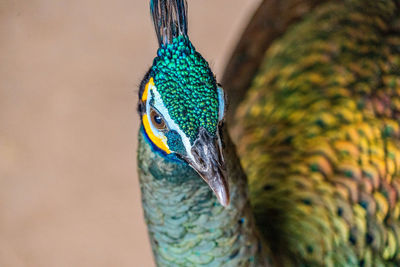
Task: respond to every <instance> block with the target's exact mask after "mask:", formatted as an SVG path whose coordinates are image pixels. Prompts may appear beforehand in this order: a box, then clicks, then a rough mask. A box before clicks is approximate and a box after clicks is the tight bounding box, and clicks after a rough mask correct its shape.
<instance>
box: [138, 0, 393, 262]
mask: <svg viewBox="0 0 400 267" xmlns="http://www.w3.org/2000/svg"><path fill="white" fill-rule="evenodd" d="M267 2H268V3H271V2H273V3H274V2H275V3H278V2H281V3H285V2H290V0H284V1H265V3H267ZM292 2H293V1H292ZM297 2H300V1H297ZM306 2H307V1H306ZM308 2H310V3H311V2H312V4H310V5H309V6H308V7H309V8H308V9H307V12H305V13H307V14H303V15H301V16H300V15H299V14H297V13H296V14H297V15H296V16H297V17H295V18H293V20H292V22H291V23H287V25H286V26H285V27H284V29H281V33H277V34H275V37H274V38H273V39H274V40H273V41H272V40H269V41H268V42H269V43H268V42H267V41H265V40H266V39H265V38H264V39H263V40H264V41H265V43H268V45H266V44H263V45H261V44H260V42H261V41H260V38H255V37H256V36H260V34H261V35H262V34H263V33H262V31H261V32H258V33H257V34H258V35H257V34H254V33H253V34H247V35H246V33H245V34H244V37H243V39H242V44H244V45H243V46H242V48H243V49H242V48H240V47H239V48H240V49H239V48H238V50H237V51H236V52H235V54H234V56H233V58H232V61H231V63H232V64H230V65H229V66H230V67H228V69H227V72H226V76H224V79H223V80H224V81H225V83H226V84H228V85H229V86H227V87H226V85H224V88H225V89H224V88H223V87H222V86H223V85H221V84H219V83H218V82H217V80H216V77H215V76H214V74H213V72H212V71H211V69H210V66H209V64H208V63H207V61H206V60H205V59H204V58H203V57H202V56H201V54H200V53H199V52H198V51H197V50H196V48H195V47H194V45H193V44H192V43H191V41H190V39H189V37H188V24H187V9H188V7H187V2H186V1H185V0H151V1H150V10H151V16H152V20H153V22H154V26H155V31H156V35H157V39H158V43H159V48H158V51H157V55H156V57H155V58H154V60H153V64H152V66H151V68H150V69H149V70H148V72H147V73H146V75H145V76H144V78H143V80H142V82H141V84H140V89H139V101H138V112H139V114H140V117H141V127H140V130H139V135H138V139H139V141H138V170H139V179H140V188H141V194H142V202H143V210H144V216H145V221H146V223H147V226H148V232H149V236H150V241H151V246H152V250H153V254H154V258H155V261H156V264H157V265H158V266H365V267H366V266H400V1H398V0H343V1H308ZM265 3H263V4H262V5H263V6H264V7H265ZM262 13H263V12H261V11H258V12H257V14H256V17H255V18H256V19H257V20H258V21H261V22H262V21H263V20H265V21H268V20H269V21H270V19H269V18H267V17H262V16H261V15H262ZM260 16H261V17H260ZM280 16H282V17H284V16H285V14H280ZM275 17H277V16H275ZM294 21H295V22H294ZM268 25H269V24H268V23H266V24H265V25H264V26H263V27H264V28H269V26H268ZM271 27H272V26H271ZM259 30H260V29H259ZM252 37H254V38H253V39H252ZM261 39H262V38H261ZM264 41H263V42H264ZM246 47H247V48H249V47H250V48H254V47H256V49H247V48H246ZM246 49H247V50H246ZM249 58H250V59H251V58H253V60H254V61H253V60H248V59H249ZM246 60H247V61H246ZM253 63H254V64H253ZM249 66H250V67H249ZM249 69H251V70H249ZM228 70H229V71H228ZM242 81H245V82H242ZM239 87H240V89H237V88H239ZM231 88H235V90H233V89H231ZM236 89H237V90H236ZM226 92H228V93H229V95H230V96H233V98H234V99H232V100H230V99H229V97H227V95H228V94H227V93H226ZM244 93H246V94H245V96H242V95H241V94H244ZM240 100H241V101H240ZM228 103H232V104H231V106H230V107H229V109H228V108H227V107H228ZM231 114H232V115H231ZM227 118H228V119H227Z"/></svg>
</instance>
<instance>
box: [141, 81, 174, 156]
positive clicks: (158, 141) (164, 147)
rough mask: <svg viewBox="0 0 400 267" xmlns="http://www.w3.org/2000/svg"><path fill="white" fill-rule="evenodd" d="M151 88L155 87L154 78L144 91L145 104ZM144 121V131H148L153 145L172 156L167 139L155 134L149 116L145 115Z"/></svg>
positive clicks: (143, 99)
mask: <svg viewBox="0 0 400 267" xmlns="http://www.w3.org/2000/svg"><path fill="white" fill-rule="evenodd" d="M150 86H154V81H153V78H150V80H149V82H148V83H147V84H146V87H145V89H144V91H143V95H142V101H143V102H146V100H147V97H148V94H149V88H150ZM142 121H143V126H144V130H145V131H146V133H147V136H148V137H149V138H150V140H151V141H152V142H153V144H155V145H156V146H157V147H158V148H159V149H161V150H163V151H164V152H165V153H167V154H170V153H171V151H170V150H169V148H168V146H167V145H166V143H165V141H166V140H165V139H166V137H164V138H161V137H158V136H157V135H155V134H154V133H153V131H152V129H151V126H150V119H149V117H148V116H147V114H144V115H143V120H142Z"/></svg>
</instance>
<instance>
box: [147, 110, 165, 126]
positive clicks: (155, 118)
mask: <svg viewBox="0 0 400 267" xmlns="http://www.w3.org/2000/svg"><path fill="white" fill-rule="evenodd" d="M150 118H151V122H152V123H153V125H154V126H155V127H156V128H157V129H158V130H163V129H165V128H166V125H165V121H164V119H163V117H162V116H161V115H160V114H159V113H158V112H157V111H156V110H155V109H153V108H152V109H151V110H150Z"/></svg>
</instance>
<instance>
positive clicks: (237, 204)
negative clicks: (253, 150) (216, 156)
mask: <svg viewBox="0 0 400 267" xmlns="http://www.w3.org/2000/svg"><path fill="white" fill-rule="evenodd" d="M228 141H229V140H228ZM226 147H227V148H226V150H227V151H224V155H225V160H226V164H227V171H228V177H229V186H230V193H231V204H230V205H229V207H228V208H224V207H222V206H221V205H220V204H219V203H218V200H217V198H216V197H215V196H214V194H213V192H212V191H211V189H210V188H209V187H208V185H207V184H206V183H205V182H204V181H203V180H202V179H201V178H200V176H199V175H198V174H197V173H196V172H195V171H194V170H193V169H192V168H190V167H189V166H188V165H187V164H185V163H179V162H176V161H171V160H168V159H167V158H165V156H163V155H161V154H159V153H157V152H154V151H153V150H152V147H151V146H150V145H149V143H148V142H147V140H146V139H145V138H144V137H143V134H142V131H141V132H140V134H139V151H138V162H139V175H140V187H141V191H142V202H143V209H144V214H145V220H146V223H147V226H148V231H149V235H150V240H151V245H152V249H153V253H154V257H155V260H156V262H157V265H159V266H171V265H173V266H176V265H179V266H181V265H183V266H193V265H200V264H207V265H211V266H214V265H215V266H222V265H223V266H265V265H266V263H265V261H264V258H263V257H262V254H263V253H262V252H261V251H262V245H261V243H260V239H259V237H258V234H257V233H256V230H255V226H254V219H253V216H252V213H251V208H250V204H249V201H248V197H247V181H246V177H245V175H244V174H243V171H242V169H241V167H240V163H239V160H238V158H237V157H236V154H235V152H234V149H233V148H232V144H231V143H229V144H228V145H227V146H226Z"/></svg>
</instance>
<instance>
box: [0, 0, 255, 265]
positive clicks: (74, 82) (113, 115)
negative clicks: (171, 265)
mask: <svg viewBox="0 0 400 267" xmlns="http://www.w3.org/2000/svg"><path fill="white" fill-rule="evenodd" d="M148 2H149V1H148V0H141V1H138V0H114V1H106V0H29V1H26V0H2V1H0V266H2V267H3V266H6V267H8V266H40V267H46V266H51V267H53V266H153V263H152V255H151V251H150V246H149V243H148V239H147V232H146V228H145V225H144V222H143V216H142V210H141V204H140V192H139V187H138V180H137V174H136V135H137V129H138V124H139V121H138V117H137V114H136V98H137V96H136V94H137V85H138V84H139V83H140V80H141V78H142V76H143V75H144V73H145V72H146V71H147V69H148V67H149V66H150V65H151V63H152V59H153V57H154V55H155V53H156V39H155V35H154V32H153V28H152V24H151V21H150V18H149V10H148V5H149V4H148ZM258 3H259V0H246V1H245V0H242V1H240V0H189V17H190V20H189V21H190V24H189V28H190V36H191V39H192V41H193V43H194V44H195V46H196V47H197V49H198V50H199V51H200V52H201V53H202V54H203V56H205V58H207V59H208V60H209V61H210V63H211V65H212V66H213V69H214V71H215V73H216V75H217V77H221V76H222V71H223V67H224V64H225V63H226V61H227V59H228V56H229V55H230V53H231V50H232V49H233V47H234V45H235V44H236V41H237V39H238V38H239V34H240V32H241V31H242V29H243V27H245V25H246V23H247V21H248V19H249V16H250V14H252V12H253V10H254V9H255V8H256V6H257V4H258Z"/></svg>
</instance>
